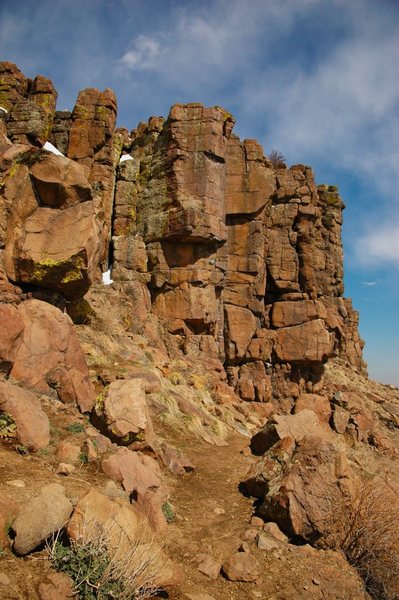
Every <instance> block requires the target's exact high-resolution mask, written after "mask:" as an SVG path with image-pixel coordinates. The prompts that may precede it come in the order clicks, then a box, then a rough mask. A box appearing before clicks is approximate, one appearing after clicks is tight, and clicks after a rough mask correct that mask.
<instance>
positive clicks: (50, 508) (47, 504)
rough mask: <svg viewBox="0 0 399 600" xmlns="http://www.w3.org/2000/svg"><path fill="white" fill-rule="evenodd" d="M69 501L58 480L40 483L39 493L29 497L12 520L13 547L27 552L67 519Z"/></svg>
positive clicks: (69, 513)
mask: <svg viewBox="0 0 399 600" xmlns="http://www.w3.org/2000/svg"><path fill="white" fill-rule="evenodd" d="M71 513H72V504H71V502H70V501H69V500H68V498H67V497H66V496H65V490H64V488H63V487H62V485H59V484H58V483H49V484H47V485H45V486H43V487H42V488H41V490H40V493H39V495H38V496H35V497H34V498H32V499H31V500H29V501H28V502H27V503H26V504H25V505H24V507H23V508H22V509H21V511H20V513H19V514H18V516H17V518H16V519H15V520H14V521H13V523H12V528H13V530H14V531H15V540H14V544H13V549H14V551H15V552H16V553H17V554H21V555H24V554H29V552H31V551H32V550H34V549H35V548H37V547H38V546H39V545H40V544H42V543H43V542H44V541H45V540H46V539H47V538H49V537H50V536H51V535H52V534H53V533H54V532H55V531H57V529H60V528H61V527H63V526H64V525H65V523H66V522H67V521H68V519H69V517H70V515H71Z"/></svg>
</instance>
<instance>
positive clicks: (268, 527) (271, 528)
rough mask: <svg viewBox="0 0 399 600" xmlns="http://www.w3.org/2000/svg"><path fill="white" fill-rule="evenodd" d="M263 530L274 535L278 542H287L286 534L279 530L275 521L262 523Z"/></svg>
mask: <svg viewBox="0 0 399 600" xmlns="http://www.w3.org/2000/svg"><path fill="white" fill-rule="evenodd" d="M263 531H265V532H266V533H267V534H268V535H269V536H271V537H274V538H275V539H276V540H278V541H279V542H284V543H286V542H288V538H287V536H286V535H285V534H284V533H283V532H282V531H281V529H280V528H279V526H278V525H277V523H265V524H264V525H263Z"/></svg>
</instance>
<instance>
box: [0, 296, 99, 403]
mask: <svg viewBox="0 0 399 600" xmlns="http://www.w3.org/2000/svg"><path fill="white" fill-rule="evenodd" d="M17 311H18V313H19V315H20V317H21V319H22V322H23V325H24V329H23V332H22V334H21V336H20V344H19V346H18V349H17V351H16V352H15V355H14V358H13V366H12V369H11V371H10V375H11V377H13V378H14V379H16V380H17V381H19V382H21V383H22V384H23V385H24V386H25V387H27V388H31V389H32V390H35V391H38V392H41V393H42V394H53V393H54V390H55V392H56V393H57V395H58V398H59V399H60V400H61V401H62V402H64V403H75V404H77V405H78V406H79V408H80V409H81V410H82V411H83V412H87V411H90V410H91V409H92V407H93V404H94V400H95V394H94V389H93V387H92V384H91V382H90V379H89V372H88V368H87V364H86V360H85V357H84V354H83V352H82V349H81V347H80V344H79V340H78V337H77V335H76V333H75V331H74V329H73V324H72V321H71V320H70V318H69V317H68V316H67V315H66V314H64V313H62V312H61V311H60V310H59V309H58V308H56V307H55V306H52V305H50V304H47V303H45V302H41V301H40V300H27V301H26V302H22V303H21V304H20V305H19V306H18V309H17Z"/></svg>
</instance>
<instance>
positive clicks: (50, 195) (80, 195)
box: [30, 152, 93, 209]
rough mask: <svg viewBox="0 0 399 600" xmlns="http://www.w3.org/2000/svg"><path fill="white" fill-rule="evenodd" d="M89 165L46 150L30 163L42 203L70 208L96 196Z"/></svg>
mask: <svg viewBox="0 0 399 600" xmlns="http://www.w3.org/2000/svg"><path fill="white" fill-rule="evenodd" d="M88 175H89V172H88V169H87V168H85V167H84V166H82V165H79V164H78V163H76V162H74V161H73V160H69V159H68V158H66V157H64V156H58V155H56V154H53V153H52V152H42V153H41V154H40V159H39V160H38V161H37V162H34V164H33V165H32V166H31V167H30V176H31V179H32V183H33V189H34V191H35V194H36V197H37V198H38V200H39V202H40V206H47V207H49V208H62V209H65V208H69V207H71V206H74V205H75V204H80V203H81V202H87V201H88V200H92V199H93V192H92V189H91V186H90V184H89V182H88V179H87V178H88Z"/></svg>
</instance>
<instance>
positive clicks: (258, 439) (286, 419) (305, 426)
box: [251, 408, 334, 454]
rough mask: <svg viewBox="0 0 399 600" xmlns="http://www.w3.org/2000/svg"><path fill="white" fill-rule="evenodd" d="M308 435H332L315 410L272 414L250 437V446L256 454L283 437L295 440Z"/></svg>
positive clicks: (331, 436)
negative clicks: (259, 429) (289, 413)
mask: <svg viewBox="0 0 399 600" xmlns="http://www.w3.org/2000/svg"><path fill="white" fill-rule="evenodd" d="M309 435H312V436H318V437H320V438H324V439H326V440H331V439H333V437H334V436H333V432H332V431H331V429H330V428H329V427H328V426H327V424H326V423H322V422H321V421H320V419H319V418H318V416H317V414H316V413H315V412H313V411H312V410H309V409H307V408H306V409H303V410H301V411H300V412H298V413H296V414H293V415H273V416H272V417H271V418H270V419H269V421H268V422H267V423H266V425H265V427H264V428H263V429H262V430H261V431H259V432H258V433H256V434H255V436H254V437H253V438H252V441H251V446H252V448H253V451H255V450H256V453H257V454H263V453H264V452H266V451H267V450H269V449H270V448H271V447H272V446H274V444H276V443H277V442H278V441H280V440H283V439H284V438H291V439H293V440H295V441H296V442H297V441H299V440H301V439H302V438H304V437H305V436H309Z"/></svg>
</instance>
